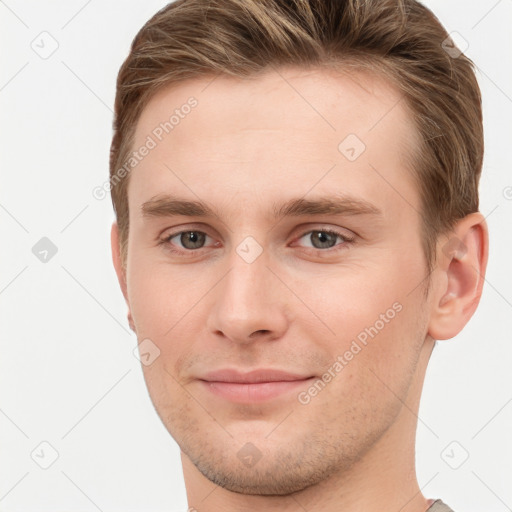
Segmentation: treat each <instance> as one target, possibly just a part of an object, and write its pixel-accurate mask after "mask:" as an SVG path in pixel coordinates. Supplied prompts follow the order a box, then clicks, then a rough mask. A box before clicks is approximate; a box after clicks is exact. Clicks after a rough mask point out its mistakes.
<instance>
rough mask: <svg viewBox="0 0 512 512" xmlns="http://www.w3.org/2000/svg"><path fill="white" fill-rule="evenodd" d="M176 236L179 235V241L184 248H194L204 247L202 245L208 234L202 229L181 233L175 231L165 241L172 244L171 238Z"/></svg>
mask: <svg viewBox="0 0 512 512" xmlns="http://www.w3.org/2000/svg"><path fill="white" fill-rule="evenodd" d="M176 237H179V241H180V243H181V244H182V246H183V248H184V249H188V250H194V249H202V246H203V244H204V242H205V240H206V238H207V237H208V235H207V234H206V233H203V232H202V231H192V230H191V231H180V232H179V233H174V234H172V235H169V236H167V237H165V239H164V240H163V242H167V243H169V244H170V243H171V240H172V239H173V238H176ZM208 238H209V237H208Z"/></svg>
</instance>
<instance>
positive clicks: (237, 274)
mask: <svg viewBox="0 0 512 512" xmlns="http://www.w3.org/2000/svg"><path fill="white" fill-rule="evenodd" d="M269 263H270V262H269V259H268V258H267V257H266V253H265V251H263V253H262V254H261V255H260V256H259V257H258V258H257V259H256V260H255V261H253V262H251V263H248V262H247V261H245V260H244V259H243V258H242V257H240V256H239V255H238V254H237V253H236V252H235V251H233V255H232V257H231V259H230V267H229V270H228V272H227V274H226V275H225V276H224V278H223V279H221V281H220V282H219V283H218V284H217V286H215V288H214V290H212V291H213V292H214V293H212V296H211V300H212V304H213V305H212V308H211V309H210V314H209V317H208V329H209V331H210V332H212V333H214V334H215V335H216V336H221V337H224V338H226V339H228V340H230V341H232V342H234V343H238V344H249V343H254V342H255V341H257V340H267V341H270V340H274V339H278V338H280V337H282V336H283V333H284V332H285V331H286V329H287V327H288V322H289V319H288V318H287V310H288V304H289V302H290V297H289V293H290V292H289V291H288V290H287V289H286V287H285V286H284V285H283V283H282V282H281V281H280V280H279V279H278V278H277V277H276V275H275V270H274V269H272V270H271V269H270V268H269Z"/></svg>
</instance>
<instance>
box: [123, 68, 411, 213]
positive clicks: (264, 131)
mask: <svg viewBox="0 0 512 512" xmlns="http://www.w3.org/2000/svg"><path fill="white" fill-rule="evenodd" d="M191 105H193V106H191ZM148 138H150V139H151V140H152V141H153V143H154V147H153V148H152V149H151V151H149V152H148V154H147V156H145V157H144V158H143V159H141V161H140V163H138V164H137V166H136V167H135V168H134V170H133V171H132V172H131V177H130V185H129V191H128V194H129V197H131V200H133V201H136V202H137V203H138V204H141V202H142V201H143V200H147V199H148V198H150V197H153V196H155V195H157V194H160V193H171V192H172V193H174V192H175V191H176V190H175V188H176V187H178V188H180V191H183V192H185V193H188V195H189V196H190V192H191V190H192V185H193V186H194V190H195V192H196V193H197V194H199V195H201V194H202V195H203V196H209V197H211V198H214V197H215V191H214V189H212V183H215V184H216V187H217V188H219V187H223V188H224V190H223V191H222V192H221V193H220V196H219V200H222V197H221V196H222V193H225V192H226V190H229V191H230V192H233V193H234V192H236V193H237V194H241V195H244V194H247V195H257V194H258V193H263V192H264V191H266V194H267V195H269V197H270V196H272V195H274V196H278V195H279V194H282V193H283V191H285V190H292V189H294V188H295V192H296V193H298V194H300V193H302V194H304V193H306V192H307V189H308V188H309V189H311V188H312V187H314V186H315V183H316V182H317V181H318V180H319V179H321V181H322V183H321V184H320V188H322V187H324V189H325V188H329V187H333V186H334V187H339V186H344V185H346V186H347V188H348V189H349V191H350V192H351V193H359V194H363V195H367V194H370V195H371V194H372V193H373V194H379V192H382V191H383V190H384V187H385V183H384V182H383V178H382V175H383V176H384V177H386V176H387V178H388V181H390V182H395V184H396V185H397V186H398V188H399V189H400V188H402V189H403V190H402V193H404V194H406V195H409V196H411V194H412V195H414V192H411V190H409V191H408V192H407V191H406V190H405V189H407V188H411V187H413V186H414V185H413V180H412V177H411V176H410V174H411V173H410V169H408V168H407V167H408V166H409V164H410V158H409V155H411V154H412V152H413V151H414V148H415V147H416V145H417V134H416V130H415V127H414V125H413V122H412V118H411V116H410V113H409V112H408V110H407V108H406V104H405V100H404V98H403V97H402V96H401V94H400V92H399V91H398V90H397V89H396V88H395V87H394V86H393V85H392V84H391V83H389V82H388V81H386V80H385V79H383V78H382V77H379V76H378V75H376V74H370V73H368V72H362V71H358V72H350V71H348V70H347V71H343V70H326V69H309V70H305V69H300V68H293V67H289V68H281V69H279V70H271V71H267V72H265V73H263V74H261V75H259V76H257V77H251V78H247V79H242V78H233V77H228V76H224V75H220V76H208V77H202V78H200V79H191V80H187V81H185V82H181V83H179V84H173V85H171V86H167V87H165V88H163V89H162V90H160V91H159V92H158V93H157V94H155V95H154V96H153V97H152V98H151V100H150V101H149V102H148V104H147V105H146V107H145V108H144V110H143V112H142V114H141V116H140V119H139V121H138V123H137V126H136V131H135V137H134V144H133V148H132V149H134V150H136V149H137V148H140V147H142V146H144V145H145V144H146V143H147V141H148ZM359 155H360V156H359ZM354 157H355V158H354ZM333 166H334V167H335V168H336V172H334V173H327V171H328V170H329V169H331V168H332V167H333ZM171 170H172V172H171ZM356 171H357V172H356ZM326 173H327V174H328V176H327V175H326ZM376 173H377V174H381V177H379V178H377V174H376ZM382 173H383V174H382ZM397 173H402V176H398V175H397ZM322 176H324V177H322ZM180 177H181V178H182V179H180ZM385 179H386V178H384V180H385ZM358 181H359V183H358ZM399 182H400V183H399ZM187 185H188V187H187ZM173 188H174V190H171V189H173ZM388 188H389V185H388ZM391 188H396V187H391ZM187 189H188V190H187ZM372 191H373V192H372ZM387 192H388V193H390V192H391V190H388V191H387ZM396 193H397V190H395V191H394V194H395V195H396ZM399 193H400V192H399ZM392 195H393V194H390V197H392ZM274 199H275V198H274ZM395 199H396V198H395ZM131 200H130V202H131Z"/></svg>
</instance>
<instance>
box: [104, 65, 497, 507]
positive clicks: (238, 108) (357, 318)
mask: <svg viewBox="0 0 512 512" xmlns="http://www.w3.org/2000/svg"><path fill="white" fill-rule="evenodd" d="M355 78H356V75H352V76H348V75H347V74H344V73H338V72H334V71H333V70H330V71H328V70H325V69H323V70H320V69H310V70H304V69H299V68H281V69H279V70H278V71H277V70H272V71H269V72H267V73H265V74H263V75H261V76H259V77H258V78H257V79H252V80H236V79H233V78H229V77H223V76H222V77H217V78H215V79H214V80H213V81H212V77H208V78H202V79H194V80H189V81H186V82H182V83H180V84H178V85H174V86H172V87H167V88H166V89H163V90H161V91H160V92H159V93H158V94H157V95H155V96H154V97H153V98H152V100H151V101H150V102H149V103H148V105H147V106H146V108H145V109H144V111H143V113H142V116H141V118H140V120H139V122H138V124H137V127H136V134H135V141H134V147H139V146H140V145H142V144H143V143H144V141H145V140H146V137H147V136H148V134H151V132H152V130H153V129H154V128H155V127H156V126H158V125H159V123H161V122H162V121H164V120H165V119H166V118H168V114H167V113H168V112H172V111H173V110H174V109H175V108H179V106H180V105H183V104H184V103H186V101H187V99H188V98H189V97H190V96H194V97H195V98H196V99H197V100H198V105H197V107H195V108H194V109H193V110H192V111H191V113H190V114H189V115H188V116H186V117H185V118H184V119H182V120H181V121H180V123H179V125H177V126H176V127H175V128H174V129H173V130H172V131H171V132H170V133H169V134H167V135H166V136H165V137H164V138H163V140H162V141H161V142H160V143H159V144H158V145H157V147H155V148H154V149H152V150H151V151H150V152H149V154H148V155H147V156H146V157H145V158H144V159H143V160H142V161H141V162H140V163H139V164H138V165H137V166H136V167H135V168H134V169H133V170H132V171H131V175H130V183H129V187H128V200H129V210H130V230H129V238H128V249H127V259H126V265H125V266H123V261H122V258H121V255H120V251H119V238H118V230H117V225H116V224H115V223H114V225H113V227H112V250H113V260H114V265H115V268H116V272H117V275H118V278H119V282H120V285H121V288H122V291H123V294H124V296H125V299H126V302H127V304H128V308H129V313H128V318H129V322H130V325H131V327H132V329H133V330H134V331H135V332H136V334H137V338H138V340H139V342H140V341H142V340H144V339H146V338H149V339H150V340H151V341H152V343H154V344H155V345H156V346H157V347H158V349H159V350H160V355H159V357H157V358H156V359H155V360H154V362H152V363H151V364H150V365H148V366H143V370H144V376H145V380H146V383H147V386H148V390H149V393H150V396H151V399H152V401H153V404H154V406H155V409H156V411H157V413H158V414H159V416H160V418H161V420H162V421H163V423H164V425H165V426H166V428H167V429H168V431H169V432H170V434H171V435H172V437H173V438H174V439H175V440H176V442H177V443H178V445H179V446H180V448H181V453H182V464H183V472H184V478H185V485H186V490H187V497H188V502H189V506H190V507H194V508H195V509H197V510H198V511H201V512H203V511H204V512H210V511H220V510H222V511H227V512H229V511H240V510H244V511H260V510H266V511H303V510H308V511H322V512H330V511H333V512H334V511H339V510H343V511H344V512H355V511H361V510H366V511H367V512H372V511H375V512H377V511H379V512H382V510H383V508H384V505H383V504H385V509H386V510H390V511H398V510H400V511H401V512H423V511H425V510H426V509H427V508H428V506H429V501H428V500H427V499H426V498H425V497H424V496H423V495H422V493H421V492H420V490H419V487H418V483H417V479H416V474H415V460H414V447H415V432H416V426H417V412H418V407H419V399H420V395H421V390H422V385H423V379H424V376H425V370H426V367H427V364H428V361H429V357H430V355H431V352H432V349H433V346H434V340H435V339H449V338H451V337H453V336H455V335H456V334H457V333H458V332H459V331H460V330H461V329H462V328H463V327H464V325H465V324H466V323H467V322H468V320H469V319H470V317H471V316H472V314H473V313H474V311H475V309H476V307H477V305H478V302H479V299H480V295H481V292H482V285H483V278H484V274H485V268H486V264H487V251H488V234H487V226H486V223H485V221H484V219H483V216H482V215H481V214H480V213H473V214H471V215H468V216H467V217H465V218H464V219H462V220H461V221H459V222H458V223H457V225H456V226H455V229H454V231H453V233H450V234H447V235H442V236H440V238H439V241H438V246H437V263H436V268H435V270H434V271H433V272H432V274H431V275H430V290H429V293H428V296H427V295H426V293H425V292H426V288H425V285H426V283H427V282H428V281H427V280H426V279H425V278H426V277H427V274H428V273H427V269H426V260H425V256H424V254H423V250H422V246H421V238H420V227H421V216H420V214H419V212H420V197H419V192H418V191H417V189H416V185H415V183H414V181H413V179H412V175H411V170H410V168H409V167H410V166H409V159H408V158H407V155H408V154H409V152H410V151H412V150H413V149H414V147H415V144H416V143H417V139H416V137H417V135H416V132H415V130H414V127H413V125H412V121H411V118H410V114H409V113H408V112H407V110H406V109H405V106H404V102H400V101H399V100H400V95H399V93H398V92H397V90H395V89H394V88H393V87H392V86H391V85H390V84H389V83H387V82H386V81H384V80H383V79H381V78H378V77H377V76H372V75H368V74H362V73H361V72H360V73H359V74H358V75H357V79H355ZM351 133H352V134H356V135H357V137H359V138H360V140H362V141H364V144H365V145H366V149H365V151H364V152H363V153H362V154H361V155H360V156H359V157H358V158H357V159H356V160H354V161H349V160H348V159H347V158H346V157H345V156H344V155H343V154H342V153H341V152H340V151H339V150H338V145H339V144H340V142H341V141H343V140H344V139H345V137H346V136H347V135H348V134H351ZM336 193H338V194H344V195H346V196H351V197H352V198H354V199H357V200H364V201H366V202H369V203H371V204H372V205H374V206H375V207H376V208H378V209H379V210H380V211H381V214H380V215H372V214H360V215H350V214H347V213H344V214H336V215H333V214H308V215H304V216H301V217H293V216H287V217H281V218H278V219H273V218H272V215H271V213H272V208H273V206H274V204H275V205H281V204H282V203H284V202H286V201H287V200H289V199H292V198H305V199H317V198H320V197H325V196H330V197H332V196H333V194H336ZM164 194H173V195H175V196H179V197H180V198H183V199H187V200H191V201H194V200H201V201H203V202H205V203H207V204H208V205H209V206H211V207H212V208H214V209H215V211H216V212H217V215H214V216H207V217H198V216H192V217H189V216H185V215H177V216H167V215H165V216H163V215H144V214H143V210H142V205H143V204H145V203H147V202H148V201H150V200H152V199H155V198H157V197H162V195H164ZM325 229H328V230H337V231H338V232H339V233H340V234H341V235H342V236H343V235H344V236H346V237H348V236H350V237H352V238H353V241H352V242H346V241H344V239H343V238H340V237H336V236H334V237H333V238H332V239H331V241H332V243H331V244H330V245H325V244H324V245H323V246H321V245H320V246H319V244H318V241H316V239H315V237H314V235H315V234H316V235H317V236H318V234H319V233H318V232H319V231H320V232H323V231H322V230H325ZM180 230H182V231H193V230H196V232H197V231H199V232H201V233H205V234H206V235H208V236H207V237H206V238H205V239H204V242H203V243H202V245H201V243H199V245H196V246H193V240H192V242H191V241H190V239H188V240H187V239H186V240H185V241H183V239H180V236H175V237H174V238H172V239H171V240H169V239H167V241H164V242H163V243H159V241H162V240H164V239H165V238H166V237H169V235H171V234H173V233H179V232H180ZM315 230H316V231H315ZM196 236H197V233H196ZM248 236H251V237H253V238H254V239H255V240H256V241H257V243H258V244H259V246H260V247H261V249H262V251H263V252H262V253H261V254H260V256H259V257H258V258H257V259H255V260H254V261H253V262H252V263H248V262H247V261H246V260H244V259H243V258H242V257H241V256H240V255H239V254H238V253H237V247H238V246H239V245H240V244H241V242H242V241H243V240H244V239H245V238H246V237H248ZM450 239H455V240H456V241H458V242H459V245H460V244H463V245H461V247H463V248H464V250H463V251H459V252H458V253H457V252H456V251H448V250H447V249H446V248H447V247H453V246H454V244H453V240H452V242H451V243H450V244H448V242H449V240H450ZM200 240H201V239H200ZM324 240H325V238H324ZM187 242H188V244H187ZM183 243H185V244H187V245H186V246H185V245H183ZM447 244H448V245H447ZM190 247H192V249H190ZM193 247H199V248H198V249H194V248H193ZM253 247H254V246H253ZM318 247H320V248H318ZM171 248H174V249H175V250H177V251H181V252H179V253H173V252H171ZM251 250H254V249H251ZM187 251H188V252H187ZM396 303H399V305H400V306H401V310H400V311H399V312H397V313H396V315H394V318H393V319H391V320H389V321H388V322H387V323H385V326H384V327H383V328H382V329H380V330H379V332H378V333H377V334H376V335H375V337H373V338H370V339H369V340H368V343H367V345H366V346H364V347H363V348H362V349H361V350H360V351H359V352H358V353H357V354H356V355H354V356H353V358H352V359H351V360H350V361H348V362H347V364H346V365H345V366H344V367H343V369H342V370H341V371H339V372H338V373H336V376H335V377H334V378H332V380H331V381H330V382H329V383H328V384H327V385H326V386H325V388H324V389H322V391H321V392H319V393H318V394H317V395H316V396H314V397H312V398H311V400H310V402H309V403H307V404H302V403H300V402H299V400H298V398H297V394H298V391H299V390H297V391H294V392H291V393H284V394H282V395H280V396H278V397H276V398H273V399H270V400H267V401H265V402H261V403H244V404H240V403H233V402H231V401H229V400H226V399H225V398H222V397H219V396H217V395H214V394H212V393H211V392H210V391H209V390H208V389H207V388H206V387H205V386H204V385H203V383H201V382H200V381H198V377H199V376H202V375H204V373H205V372H207V371H211V370H218V369H221V368H227V367H230V368H237V369H239V370H240V371H242V372H247V371H249V370H253V369H256V368H274V369H280V370H285V371H289V372H292V373H298V374H301V375H308V376H313V377H315V378H316V379H318V378H321V377H322V375H323V374H324V373H325V372H326V371H327V370H328V369H329V368H330V367H331V368H332V365H333V363H334V362H335V361H336V358H337V356H339V355H340V354H341V355H342V354H344V353H345V352H346V351H347V350H349V349H350V346H351V343H352V341H353V340H355V339H356V338H357V336H358V335H359V334H360V333H361V332H362V331H364V329H365V328H368V327H369V326H373V325H375V324H376V321H377V320H378V319H379V318H381V317H380V315H381V314H385V313H386V311H388V310H389V309H390V308H392V305H393V304H396ZM310 386H311V381H309V382H308V383H307V384H304V387H303V388H301V389H302V390H303V391H304V390H307V389H308V388H309V387H310ZM246 443H252V445H254V447H255V448H252V447H251V448H250V450H252V452H251V453H252V454H253V455H254V454H258V455H259V457H260V458H259V460H258V461H257V462H256V463H255V464H253V465H251V466H248V465H246V464H244V463H242V461H241V459H240V458H239V456H237V453H238V452H239V450H240V449H242V448H243V447H244V446H246ZM246 449H247V447H246ZM242 453H244V452H242Z"/></svg>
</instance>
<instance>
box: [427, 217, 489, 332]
mask: <svg viewBox="0 0 512 512" xmlns="http://www.w3.org/2000/svg"><path fill="white" fill-rule="evenodd" d="M488 251H489V241H488V229H487V224H486V222H485V219H484V217H483V216H482V214H481V213H480V212H476V213H472V214H470V215H467V216H466V217H464V218H463V219H461V220H460V221H459V222H458V223H457V225H456V226H455V228H454V230H453V232H452V233H451V234H450V236H448V237H446V236H445V237H442V238H441V239H440V241H439V242H438V251H437V261H438V274H440V282H441V283H442V284H440V285H439V286H438V287H437V289H436V290H435V293H434V296H433V297H432V300H433V302H432V304H431V307H432V311H431V317H430V323H429V331H428V333H429V334H430V336H432V338H434V339H436V340H444V339H450V338H453V337H454V336H456V335H457V334H458V333H459V332H460V331H461V330H462V329H463V327H464V326H465V325H466V324H467V323H468V321H469V319H470V318H471V317H472V316H473V313H474V312H475V310H476V308H477V306H478V303H479V301H480V297H481V295H482V288H483V283H484V277H485V271H486V267H487V258H488Z"/></svg>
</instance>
